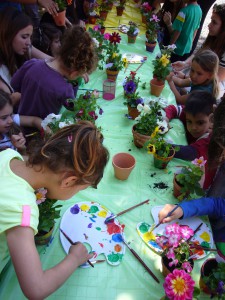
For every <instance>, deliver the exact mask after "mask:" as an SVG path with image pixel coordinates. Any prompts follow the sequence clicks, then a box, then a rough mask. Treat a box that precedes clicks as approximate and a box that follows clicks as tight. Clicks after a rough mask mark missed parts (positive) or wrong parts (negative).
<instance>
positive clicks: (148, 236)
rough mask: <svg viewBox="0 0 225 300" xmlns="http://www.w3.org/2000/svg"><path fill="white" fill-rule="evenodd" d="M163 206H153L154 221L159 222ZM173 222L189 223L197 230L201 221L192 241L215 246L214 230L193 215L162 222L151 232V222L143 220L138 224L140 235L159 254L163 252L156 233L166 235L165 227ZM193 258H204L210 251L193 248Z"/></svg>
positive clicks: (188, 224)
mask: <svg viewBox="0 0 225 300" xmlns="http://www.w3.org/2000/svg"><path fill="white" fill-rule="evenodd" d="M162 208H163V206H155V207H153V208H152V211H151V213H152V216H153V219H154V223H155V224H157V223H158V213H159V211H160V210H161V209H162ZM172 223H178V224H181V225H187V226H189V227H190V228H192V229H193V230H195V229H196V228H197V227H198V226H199V224H200V223H203V224H202V226H201V228H200V229H199V231H197V232H196V234H195V235H194V236H193V237H192V239H191V241H192V242H193V243H196V245H200V246H203V247H208V248H213V245H214V242H213V236H212V231H211V229H210V228H209V226H208V225H207V224H206V223H205V222H203V221H202V220H201V219H200V218H198V217H193V218H187V219H184V220H174V221H172V222H170V223H166V224H161V225H160V226H159V227H157V228H155V229H154V230H153V231H152V232H151V226H152V225H150V224H148V223H146V222H141V223H139V224H137V231H138V234H139V235H140V237H141V239H142V240H143V241H144V242H145V243H146V244H147V245H148V246H149V247H150V248H151V249H152V250H153V251H155V252H156V253H157V254H159V255H160V254H161V253H162V252H163V250H162V248H161V247H160V246H159V245H158V244H157V243H156V241H155V238H156V235H164V233H165V227H166V226H167V225H168V224H172ZM192 252H193V259H195V260H196V259H202V258H204V257H205V256H206V255H208V254H209V253H210V252H208V251H204V250H202V249H201V250H199V249H193V251H192Z"/></svg>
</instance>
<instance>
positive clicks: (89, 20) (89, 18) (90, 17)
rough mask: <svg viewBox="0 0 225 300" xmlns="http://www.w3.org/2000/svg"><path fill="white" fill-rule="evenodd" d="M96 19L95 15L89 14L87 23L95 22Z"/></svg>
mask: <svg viewBox="0 0 225 300" xmlns="http://www.w3.org/2000/svg"><path fill="white" fill-rule="evenodd" d="M96 20H97V17H96V16H89V17H88V23H89V24H96Z"/></svg>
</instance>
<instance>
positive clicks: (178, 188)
mask: <svg viewBox="0 0 225 300" xmlns="http://www.w3.org/2000/svg"><path fill="white" fill-rule="evenodd" d="M176 175H177V174H174V178H173V195H174V197H176V198H177V199H178V198H179V196H181V194H182V192H181V189H182V186H181V185H179V183H178V182H177V180H176ZM189 194H190V193H188V192H186V194H185V195H184V198H186V197H188V196H189ZM178 200H179V199H178Z"/></svg>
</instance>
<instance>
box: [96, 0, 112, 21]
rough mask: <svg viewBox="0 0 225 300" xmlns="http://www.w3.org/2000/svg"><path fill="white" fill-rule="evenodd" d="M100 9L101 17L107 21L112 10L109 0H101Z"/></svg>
mask: <svg viewBox="0 0 225 300" xmlns="http://www.w3.org/2000/svg"><path fill="white" fill-rule="evenodd" d="M98 9H99V16H100V18H101V19H103V20H104V21H105V20H106V18H107V15H108V12H109V10H110V9H109V2H108V1H107V0H101V2H100V3H98Z"/></svg>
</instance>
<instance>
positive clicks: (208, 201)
mask: <svg viewBox="0 0 225 300" xmlns="http://www.w3.org/2000/svg"><path fill="white" fill-rule="evenodd" d="M223 98H224V100H223V101H222V102H221V103H220V104H219V105H218V107H217V108H216V110H215V113H214V120H215V121H214V124H213V131H212V137H211V140H210V143H209V149H208V162H209V167H210V168H213V167H218V166H219V165H220V167H219V169H218V172H217V174H216V176H215V179H214V181H213V183H212V185H211V187H210V189H209V191H208V193H207V195H206V198H200V199H194V200H191V201H188V202H182V203H180V208H178V209H177V210H175V211H174V212H173V213H172V215H171V217H168V218H165V217H166V215H167V214H168V212H170V211H171V210H172V209H173V208H174V205H172V204H166V206H165V207H164V208H163V209H162V210H161V211H160V212H159V221H162V220H163V223H167V222H171V221H172V220H175V219H178V218H188V217H194V216H203V215H208V216H209V220H210V223H211V226H212V231H213V237H214V241H215V244H216V247H217V249H218V254H219V256H220V258H222V259H225V186H224V177H225V161H224V157H225V134H224V133H225V118H224V114H225V95H224V97H223ZM190 204H191V205H190ZM164 218H165V219H164Z"/></svg>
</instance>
